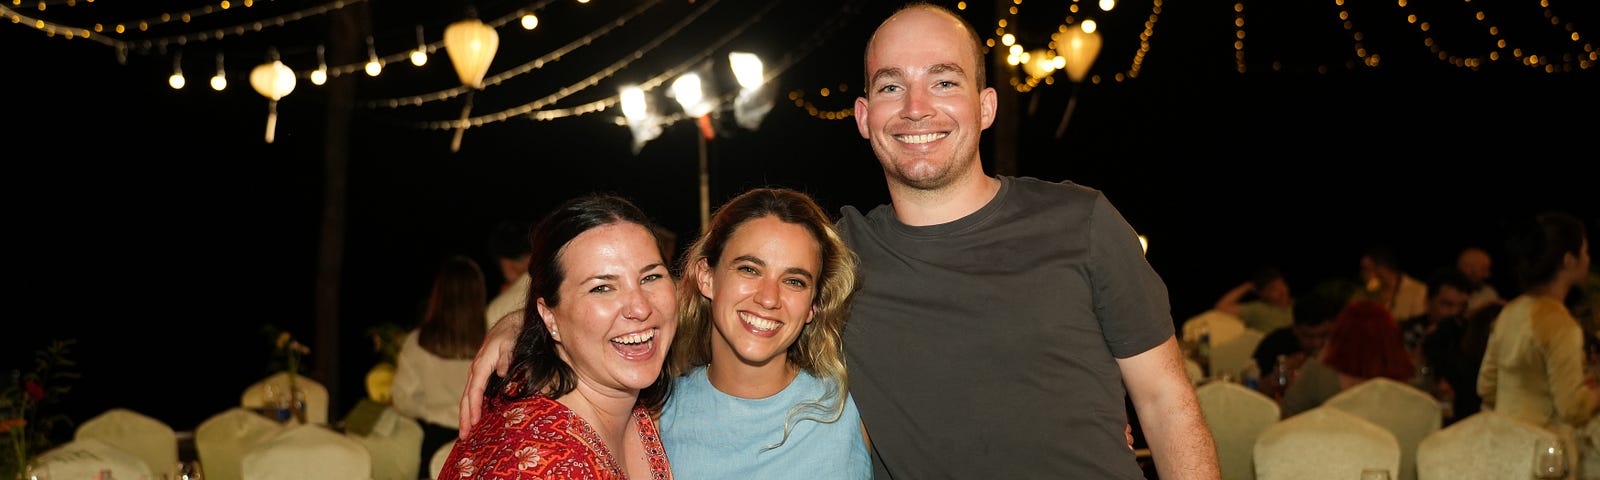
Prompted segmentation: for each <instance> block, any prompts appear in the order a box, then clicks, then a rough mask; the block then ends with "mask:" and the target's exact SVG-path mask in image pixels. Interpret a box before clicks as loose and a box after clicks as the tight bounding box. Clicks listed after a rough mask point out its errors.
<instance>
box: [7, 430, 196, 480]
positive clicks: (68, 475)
mask: <svg viewBox="0 0 1600 480" xmlns="http://www.w3.org/2000/svg"><path fill="white" fill-rule="evenodd" d="M171 468H172V466H170V465H169V466H167V467H164V468H163V469H161V470H159V471H161V472H167V471H170V469H171ZM105 470H110V471H111V476H112V477H114V478H131V479H140V478H156V477H155V476H154V475H152V470H150V465H149V464H147V463H145V460H144V459H142V458H139V456H138V455H135V454H133V453H132V452H129V451H127V450H123V449H121V448H117V447H115V446H112V445H111V444H109V443H106V442H103V441H101V440H100V439H97V438H93V437H84V438H78V439H75V440H72V441H70V442H67V443H63V444H60V445H56V446H55V448H52V449H50V450H48V451H45V452H44V453H40V454H39V456H38V457H34V460H33V469H32V470H31V472H32V474H33V475H35V477H36V478H51V479H54V478H65V479H73V478H100V472H101V471H105Z"/></svg>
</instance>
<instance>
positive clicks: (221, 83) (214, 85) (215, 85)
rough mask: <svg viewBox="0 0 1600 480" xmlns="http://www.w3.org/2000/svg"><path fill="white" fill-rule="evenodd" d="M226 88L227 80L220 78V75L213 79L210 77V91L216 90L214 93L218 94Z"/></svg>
mask: <svg viewBox="0 0 1600 480" xmlns="http://www.w3.org/2000/svg"><path fill="white" fill-rule="evenodd" d="M227 88H228V78H227V77H224V76H222V74H221V73H218V74H217V76H215V77H211V89H212V90H216V91H219V92H220V91H223V90H225V89H227Z"/></svg>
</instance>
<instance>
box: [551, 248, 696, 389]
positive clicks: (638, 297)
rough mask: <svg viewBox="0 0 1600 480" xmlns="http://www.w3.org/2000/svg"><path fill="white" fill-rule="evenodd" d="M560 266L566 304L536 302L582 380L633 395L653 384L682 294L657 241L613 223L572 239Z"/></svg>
mask: <svg viewBox="0 0 1600 480" xmlns="http://www.w3.org/2000/svg"><path fill="white" fill-rule="evenodd" d="M558 261H559V262H560V268H561V270H562V271H563V272H564V273H565V275H564V278H563V279H562V281H561V285H560V286H559V287H557V288H558V291H559V292H558V293H559V296H558V297H557V298H560V299H561V301H560V302H559V304H558V305H556V306H554V307H550V306H548V305H547V304H546V301H545V299H544V298H540V299H538V301H537V302H536V303H537V306H538V309H539V314H540V316H542V317H543V318H544V323H545V327H546V328H547V329H549V331H550V332H551V337H553V338H554V339H555V341H556V344H557V350H558V351H559V352H560V354H561V358H562V359H563V360H565V361H566V362H567V364H568V365H570V366H571V367H572V371H573V372H574V374H575V375H576V377H577V379H578V383H579V384H581V385H586V386H587V387H589V388H595V389H600V390H614V391H625V392H632V393H634V394H637V393H638V391H639V390H642V389H644V388H645V387H648V386H650V384H651V383H652V382H655V381H656V378H657V377H658V376H659V375H660V373H661V362H662V361H663V360H664V359H665V358H666V353H667V346H668V345H671V344H672V335H673V333H674V331H675V329H676V328H677V321H676V315H677V306H676V303H674V301H675V298H674V294H675V292H676V289H675V288H674V287H673V283H672V278H671V277H670V276H669V275H668V274H667V267H666V264H665V263H664V262H662V260H661V251H660V250H659V249H658V248H657V247H656V241H655V237H653V236H651V234H650V231H649V230H647V229H646V228H645V227H643V226H641V225H639V224H636V223H630V222H615V223H610V224H607V225H602V226H599V227H595V228H592V229H589V230H588V231H585V232H583V233H581V234H578V235H577V236H576V237H573V239H572V241H571V242H568V243H567V244H566V246H564V247H562V248H561V253H560V258H559V260H558Z"/></svg>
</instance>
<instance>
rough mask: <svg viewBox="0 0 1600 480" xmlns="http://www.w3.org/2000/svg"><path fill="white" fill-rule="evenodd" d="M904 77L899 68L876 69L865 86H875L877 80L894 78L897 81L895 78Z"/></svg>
mask: <svg viewBox="0 0 1600 480" xmlns="http://www.w3.org/2000/svg"><path fill="white" fill-rule="evenodd" d="M904 76H905V72H903V71H901V70H900V68H898V67H884V68H880V69H877V70H875V71H873V72H872V78H871V79H870V80H869V81H868V82H867V86H869V87H870V86H873V85H877V84H878V81H879V80H882V79H885V78H896V79H897V78H901V77H904Z"/></svg>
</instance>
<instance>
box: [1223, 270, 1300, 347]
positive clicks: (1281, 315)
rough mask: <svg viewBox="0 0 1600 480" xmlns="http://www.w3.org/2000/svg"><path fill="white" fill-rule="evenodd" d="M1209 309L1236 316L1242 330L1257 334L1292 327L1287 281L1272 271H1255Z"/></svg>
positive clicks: (1276, 271) (1275, 271)
mask: <svg viewBox="0 0 1600 480" xmlns="http://www.w3.org/2000/svg"><path fill="white" fill-rule="evenodd" d="M1246 298H1250V299H1249V300H1245V299H1246ZM1213 308H1216V309H1217V310H1220V311H1223V312H1227V313H1231V314H1234V315H1237V316H1238V317H1239V320H1242V321H1244V326H1246V327H1250V328H1253V329H1256V330H1257V331H1260V332H1271V331H1273V330H1277V329H1279V328H1283V327H1287V326H1289V325H1290V324H1292V323H1294V296H1292V295H1291V294H1290V293H1289V281H1288V280H1285V279H1284V278H1283V273H1282V272H1279V271H1278V269H1276V268H1273V267H1262V268H1261V269H1259V270H1256V273H1255V274H1254V275H1251V276H1250V281H1248V282H1244V283H1242V284H1239V286H1237V287H1233V289H1232V290H1229V291H1228V293H1226V294H1223V295H1222V298H1220V299H1217V303H1216V305H1215V306H1214V307H1213Z"/></svg>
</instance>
